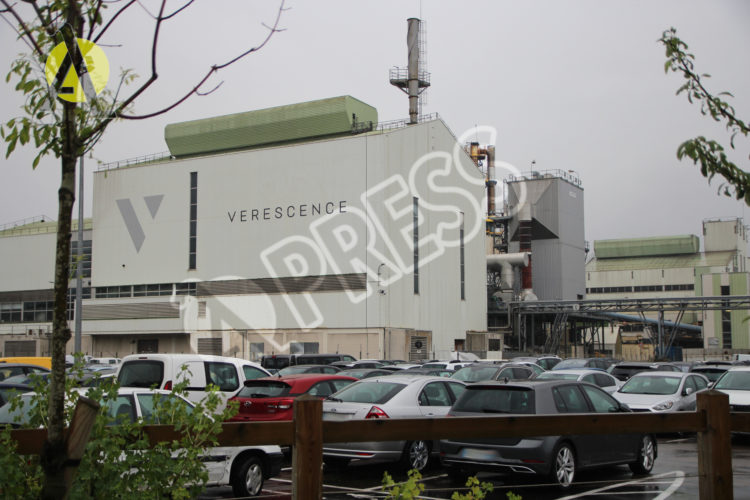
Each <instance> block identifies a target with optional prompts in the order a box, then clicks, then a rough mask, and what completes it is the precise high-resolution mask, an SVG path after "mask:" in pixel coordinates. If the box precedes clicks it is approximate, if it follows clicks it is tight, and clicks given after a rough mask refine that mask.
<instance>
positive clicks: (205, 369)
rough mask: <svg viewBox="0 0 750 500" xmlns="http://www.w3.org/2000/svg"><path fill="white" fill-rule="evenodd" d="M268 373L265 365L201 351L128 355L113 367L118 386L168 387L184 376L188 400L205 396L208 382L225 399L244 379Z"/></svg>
mask: <svg viewBox="0 0 750 500" xmlns="http://www.w3.org/2000/svg"><path fill="white" fill-rule="evenodd" d="M183 367H185V368H186V370H183ZM269 375H270V373H269V372H268V371H267V370H266V369H265V368H263V367H262V366H260V365H259V364H258V363H253V362H252V361H247V360H244V359H239V358H229V357H225V356H208V355H205V354H131V355H130V356H125V357H124V358H123V359H122V363H120V365H119V366H118V369H117V380H118V381H119V382H120V386H121V387H155V388H156V389H165V390H171V389H172V387H174V386H175V385H176V384H178V383H180V382H182V381H183V380H184V379H185V378H187V380H188V388H187V392H188V399H190V400H191V401H193V402H198V401H200V400H201V399H203V398H204V397H205V396H206V386H207V385H208V384H214V385H216V386H217V387H218V388H219V391H220V394H221V396H222V398H223V399H224V401H226V400H227V399H228V398H230V397H232V396H233V395H234V394H235V393H236V392H237V391H238V390H239V389H240V387H242V385H243V383H244V382H245V380H251V379H256V378H260V377H267V376H269Z"/></svg>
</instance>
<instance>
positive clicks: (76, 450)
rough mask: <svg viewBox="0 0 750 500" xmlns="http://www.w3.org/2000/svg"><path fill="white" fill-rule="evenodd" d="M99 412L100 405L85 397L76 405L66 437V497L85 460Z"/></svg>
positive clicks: (80, 398)
mask: <svg viewBox="0 0 750 500" xmlns="http://www.w3.org/2000/svg"><path fill="white" fill-rule="evenodd" d="M98 411H99V403H97V402H96V401H94V400H93V399H89V398H87V397H85V396H80V397H79V398H78V402H77V403H76V409H75V412H74V413H73V419H72V420H71V422H70V428H69V429H68V432H67V434H66V436H65V455H66V456H67V457H68V461H67V463H66V464H65V491H66V496H67V494H70V487H71V485H72V484H73V477H74V476H75V473H76V470H77V469H78V464H80V463H81V458H83V451H84V450H85V449H86V444H87V443H88V442H89V436H90V435H91V429H93V428H94V421H95V420H96V414H97V412H98Z"/></svg>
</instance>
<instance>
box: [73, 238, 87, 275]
mask: <svg viewBox="0 0 750 500" xmlns="http://www.w3.org/2000/svg"><path fill="white" fill-rule="evenodd" d="M81 248H82V250H83V251H82V255H81V261H80V262H78V240H72V241H71V242H70V269H71V272H72V273H73V276H75V275H76V274H75V271H76V269H77V268H78V267H80V268H81V276H82V277H84V278H90V277H91V240H83V245H81Z"/></svg>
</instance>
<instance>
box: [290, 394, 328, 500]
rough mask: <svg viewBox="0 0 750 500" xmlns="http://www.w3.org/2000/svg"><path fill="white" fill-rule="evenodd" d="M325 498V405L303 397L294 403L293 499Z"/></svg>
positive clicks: (314, 398) (316, 399)
mask: <svg viewBox="0 0 750 500" xmlns="http://www.w3.org/2000/svg"><path fill="white" fill-rule="evenodd" d="M322 497H323V401H321V400H320V399H318V398H316V397H313V396H309V395H303V396H300V397H298V398H296V399H295V400H294V445H293V448H292V498H293V499H294V500H303V499H305V500H306V499H310V500H318V499H320V498H322Z"/></svg>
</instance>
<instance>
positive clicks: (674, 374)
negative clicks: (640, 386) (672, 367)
mask: <svg viewBox="0 0 750 500" xmlns="http://www.w3.org/2000/svg"><path fill="white" fill-rule="evenodd" d="M688 375H700V373H697V374H696V373H695V372H682V371H680V372H671V371H658V370H649V371H645V372H638V373H636V374H634V375H633V376H632V377H630V378H631V379H633V378H636V377H653V376H657V377H658V376H663V377H680V378H683V377H687V376H688Z"/></svg>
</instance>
